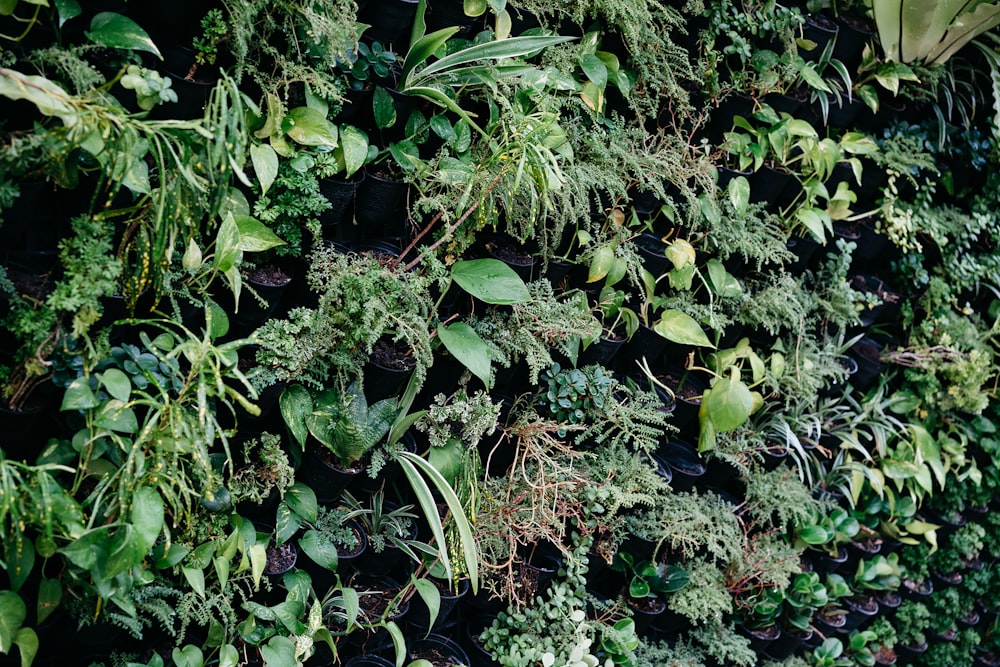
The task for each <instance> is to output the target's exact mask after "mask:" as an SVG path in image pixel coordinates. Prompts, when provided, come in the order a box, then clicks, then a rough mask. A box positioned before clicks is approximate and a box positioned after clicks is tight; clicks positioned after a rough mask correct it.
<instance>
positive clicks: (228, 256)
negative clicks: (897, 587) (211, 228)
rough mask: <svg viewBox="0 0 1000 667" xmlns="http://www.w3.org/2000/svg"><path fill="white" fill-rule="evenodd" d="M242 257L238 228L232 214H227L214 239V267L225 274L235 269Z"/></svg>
mask: <svg viewBox="0 0 1000 667" xmlns="http://www.w3.org/2000/svg"><path fill="white" fill-rule="evenodd" d="M242 255H243V250H242V248H241V245H240V228H239V226H237V224H236V218H235V217H234V216H233V214H232V213H227V214H226V217H225V218H223V220H222V224H221V225H219V231H218V234H216V237H215V266H216V268H217V269H218V270H219V271H222V272H226V271H229V270H230V269H232V268H233V267H235V266H236V265H237V264H238V263H239V261H240V259H241V257H242Z"/></svg>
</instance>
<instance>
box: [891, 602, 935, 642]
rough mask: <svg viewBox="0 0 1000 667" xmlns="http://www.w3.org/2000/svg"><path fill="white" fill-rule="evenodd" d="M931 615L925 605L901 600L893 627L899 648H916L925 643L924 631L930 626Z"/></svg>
mask: <svg viewBox="0 0 1000 667" xmlns="http://www.w3.org/2000/svg"><path fill="white" fill-rule="evenodd" d="M930 620H931V613H930V610H929V609H927V605H926V604H924V603H923V602H919V601H916V600H903V604H901V605H900V606H899V609H897V610H896V616H895V618H894V619H893V627H894V628H895V629H896V639H897V641H898V643H899V644H900V645H901V646H917V645H920V644H923V643H924V642H925V641H927V638H926V636H925V635H924V631H925V630H926V629H927V627H928V626H929V625H930Z"/></svg>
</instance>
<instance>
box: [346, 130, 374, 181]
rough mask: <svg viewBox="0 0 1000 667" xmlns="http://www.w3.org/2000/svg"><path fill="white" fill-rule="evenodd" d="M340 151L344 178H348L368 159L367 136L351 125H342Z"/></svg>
mask: <svg viewBox="0 0 1000 667" xmlns="http://www.w3.org/2000/svg"><path fill="white" fill-rule="evenodd" d="M340 150H341V151H342V153H343V156H344V176H346V177H347V178H350V177H351V176H352V175H353V174H354V173H355V172H357V170H358V169H361V167H362V166H364V164H365V160H366V159H367V158H368V135H367V134H365V133H364V131H363V130H359V129H358V128H356V127H354V126H353V125H342V126H341V127H340Z"/></svg>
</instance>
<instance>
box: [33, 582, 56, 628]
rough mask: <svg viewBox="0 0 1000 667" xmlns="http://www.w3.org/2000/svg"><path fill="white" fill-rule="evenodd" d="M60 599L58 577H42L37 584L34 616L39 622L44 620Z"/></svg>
mask: <svg viewBox="0 0 1000 667" xmlns="http://www.w3.org/2000/svg"><path fill="white" fill-rule="evenodd" d="M61 601H62V584H61V583H60V582H59V580H58V579H48V578H43V579H42V581H41V583H39V584H38V601H37V605H36V607H35V616H36V618H37V620H38V622H39V623H42V622H43V621H45V619H46V618H48V617H49V616H50V615H51V614H52V612H54V611H55V610H56V608H57V607H58V606H59V603H60V602H61Z"/></svg>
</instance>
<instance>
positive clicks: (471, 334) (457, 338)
mask: <svg viewBox="0 0 1000 667" xmlns="http://www.w3.org/2000/svg"><path fill="white" fill-rule="evenodd" d="M437 333H438V338H440V339H441V342H442V343H443V344H444V346H445V348H446V349H447V350H448V351H449V352H450V353H451V354H452V356H453V357H455V358H456V359H458V360H459V361H461V362H462V363H463V364H464V365H465V367H466V368H468V369H469V370H470V371H472V374H473V375H475V376H476V377H477V378H479V379H480V380H482V381H483V384H485V385H486V386H487V387H489V384H490V350H489V348H488V347H487V345H486V343H485V342H484V341H483V339H482V338H480V337H479V334H477V333H476V332H475V330H474V329H473V328H472V327H470V326H469V325H468V324H466V323H465V322H455V323H454V324H450V325H448V326H440V327H438V332H437Z"/></svg>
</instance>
